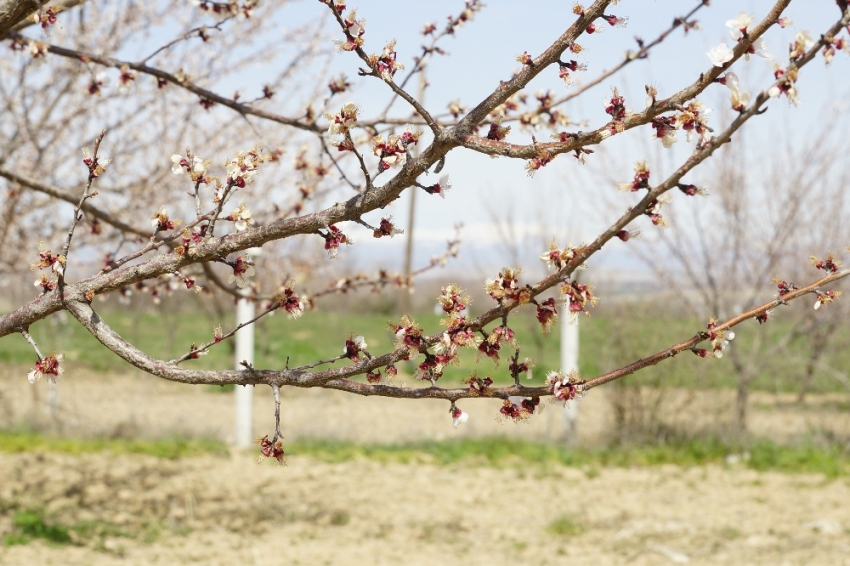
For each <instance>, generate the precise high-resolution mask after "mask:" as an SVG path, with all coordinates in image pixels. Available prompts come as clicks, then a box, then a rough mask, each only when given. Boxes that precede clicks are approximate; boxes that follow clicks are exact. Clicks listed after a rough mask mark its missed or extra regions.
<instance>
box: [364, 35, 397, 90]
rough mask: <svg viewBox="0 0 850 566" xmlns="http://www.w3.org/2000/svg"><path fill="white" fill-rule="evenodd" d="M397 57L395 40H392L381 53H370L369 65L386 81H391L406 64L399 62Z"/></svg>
mask: <svg viewBox="0 0 850 566" xmlns="http://www.w3.org/2000/svg"><path fill="white" fill-rule="evenodd" d="M397 58H398V54H397V53H396V51H395V40H392V41H390V42H389V43H387V45H386V46H385V47H384V50H383V51H382V52H381V54H380V55H375V54H374V53H373V54H371V55H369V58H368V60H369V67H371V68H372V70H373V71H375V73H377V74H378V76H380V77H381V78H382V79H384V80H385V81H391V80H392V78H393V76H394V75H395V74H396V73H397V72H398V71H400V70H402V69H404V65H402V64H401V63H399V62H398V61H397Z"/></svg>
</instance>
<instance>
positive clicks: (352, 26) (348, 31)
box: [333, 4, 366, 51]
mask: <svg viewBox="0 0 850 566" xmlns="http://www.w3.org/2000/svg"><path fill="white" fill-rule="evenodd" d="M342 6H343V9H344V6H345V5H344V4H343V5H342ZM337 11H338V12H339V11H340V10H337ZM342 25H343V27H344V31H345V41H340V40H338V39H335V40H334V42H333V43H334V47H335V48H336V50H337V51H354V50H355V49H357V48H358V47H360V46H362V45H363V34H365V33H366V27H365V26H366V20H365V19H360V20H358V19H357V10H351V11H350V12H349V13H348V16H346V17H345V19H344V20H343V21H342Z"/></svg>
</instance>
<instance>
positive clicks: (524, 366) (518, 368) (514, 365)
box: [508, 352, 534, 379]
mask: <svg viewBox="0 0 850 566" xmlns="http://www.w3.org/2000/svg"><path fill="white" fill-rule="evenodd" d="M533 367H534V360H533V359H531V358H525V359H524V360H523V361H519V352H517V353H516V354H515V355H514V358H513V359H512V360H511V363H510V364H509V365H508V371H510V372H511V376H512V377H513V378H514V379H519V376H520V374H523V373H524V374H525V378H526V379H531V378H532V375H531V368H533Z"/></svg>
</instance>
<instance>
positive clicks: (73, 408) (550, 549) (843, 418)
mask: <svg viewBox="0 0 850 566" xmlns="http://www.w3.org/2000/svg"><path fill="white" fill-rule="evenodd" d="M0 372H2V373H0V385H2V387H0V391H2V396H1V397H0V415H2V417H3V421H4V422H0V426H9V425H12V424H15V423H17V424H20V423H22V422H38V423H39V424H40V426H46V427H48V428H50V427H53V428H55V429H56V430H57V431H59V432H62V433H64V434H70V435H80V436H89V435H99V436H100V435H107V436H115V437H121V438H124V437H128V436H135V435H139V436H151V437H155V436H160V435H162V434H165V433H168V432H177V433H180V434H189V435H193V436H210V437H216V438H222V439H228V438H229V437H230V434H231V432H230V429H231V423H232V415H233V401H232V396H231V395H226V394H219V393H212V392H210V391H209V390H208V389H204V388H197V387H196V388H192V387H187V386H182V385H175V384H170V383H165V382H162V381H161V380H157V379H155V378H151V377H146V376H141V375H134V374H127V375H117V376H109V377H104V376H100V375H90V376H89V375H84V374H80V373H79V372H75V374H74V375H73V376H68V378H67V379H65V380H64V381H63V382H62V383H61V384H60V386H59V389H58V391H57V393H58V409H56V410H54V411H53V412H52V414H51V412H50V411H49V410H48V409H47V408H46V407H47V405H48V401H49V395H48V392H49V389H48V388H47V387H46V385H45V384H39V385H38V386H36V387H31V386H30V385H29V384H28V383H27V382H26V379H25V374H26V371H25V369H23V368H21V369H16V368H12V369H11V370H8V371H6V370H0ZM705 395H706V396H709V397H712V399H711V400H710V401H712V402H713V403H714V405H713V406H714V407H715V409H714V410H713V411H703V412H704V413H709V414H704V415H703V416H702V418H703V419H704V420H706V421H707V422H708V421H711V420H712V419H720V418H723V415H724V411H727V410H728V407H729V398H728V397H727V396H725V395H724V394H719V393H706V394H705ZM708 401H709V400H705V399H703V400H701V401H700V402H702V403H703V405H702V406H708V405H707V403H708ZM787 401H788V400H787V399H784V398H782V397H776V396H772V395H758V396H756V398H755V399H754V402H753V408H754V409H753V410H754V415H753V428H754V429H755V431H756V433H757V434H758V433H759V432H762V433H767V432H770V433H771V436H772V437H774V438H776V437H781V436H782V435H786V436H793V435H795V434H799V433H801V432H805V431H806V430H813V429H823V428H826V427H828V428H830V429H831V430H834V431H835V432H841V431H842V430H843V431H847V430H850V428H848V424H850V423H848V417H847V415H846V414H844V413H842V412H841V411H838V410H827V409H826V408H829V407H834V406H835V405H836V401H835V400H834V399H832V398H828V397H822V398H813V400H812V403H813V404H814V405H812V406H809V407H807V408H803V409H793V408H790V406H789V405H788V404H787ZM818 403H820V405H818ZM444 405H445V406H444ZM497 407H498V404H497V403H496V404H493V403H489V402H484V401H479V402H467V403H465V404H464V405H463V408H464V409H465V410H467V411H468V412H469V413H470V415H471V418H470V421H469V423H467V424H466V425H463V426H462V427H461V428H459V429H458V430H457V431H456V430H454V429H453V428H452V427H451V424H450V418H449V415H448V404H447V403H435V402H422V401H419V402H417V401H411V402H404V401H391V400H384V399H364V398H353V397H352V396H348V395H343V394H335V393H329V392H321V391H286V392H285V393H284V401H283V428H284V434H285V435H286V438H287V440H293V439H298V438H304V437H308V436H315V437H331V438H339V439H351V440H358V441H374V442H394V441H402V440H412V439H422V438H454V437H462V436H482V435H486V436H492V435H494V434H495V435H503V436H510V437H515V436H519V437H524V438H529V439H537V440H541V439H547V440H553V441H554V440H559V441H567V440H569V439H566V438H565V436H564V429H563V426H562V424H561V419H562V414H561V411H559V410H558V409H557V407H555V406H550V407H549V408H547V409H546V410H545V411H544V412H543V414H542V415H540V416H539V418H538V417H535V419H533V420H532V421H531V422H530V423H528V424H522V425H517V426H515V425H513V424H510V423H506V424H501V425H500V424H498V423H496V422H495V414H496V412H497ZM255 408H256V420H255V429H256V432H257V434H265V433H266V432H271V416H272V404H271V395H270V392H269V391H266V390H264V389H258V390H257V394H256V397H255ZM609 409H610V407H609V405H608V400H607V399H606V394H605V393H604V392H599V393H597V392H593V394H591V395H589V396H588V397H587V398H586V399H584V400H583V401H582V402H581V408H580V411H581V413H580V420H579V427H578V430H577V433H578V434H577V438H576V439H573V440H571V441H573V442H579V443H592V442H594V441H596V440H598V439H599V438H600V437H601V435H602V434H603V433H604V431H605V430H606V427H607V426H608V425H609V420H608V419H609V418H608V416H607V415H608V414H610V410H609ZM683 418H684V417H683ZM688 418H691V419H693V416H690V417H688ZM255 456H256V454H255V453H254V452H251V453H245V452H239V451H234V452H233V453H232V455H231V456H230V457H214V456H205V457H197V458H185V459H181V460H177V461H168V460H160V459H155V458H153V457H147V456H116V455H111V454H105V453H104V454H89V455H85V456H69V455H64V454H39V453H24V454H14V455H13V454H0V503H3V504H4V505H6V504H9V503H14V504H15V505H16V506H17V508H30V509H38V508H43V509H44V510H45V512H46V513H47V515H48V516H49V518H50V519H51V520H52V521H55V522H58V523H61V524H65V525H73V524H80V523H81V522H86V521H88V522H91V524H94V525H99V527H98V528H99V529H100V530H99V531H98V532H99V534H98V535H97V536H94V537H93V538H90V539H89V540H88V541H87V542H86V543H85V544H81V545H68V546H50V545H49V544H46V543H44V542H41V541H35V542H31V543H29V544H26V545H17V546H6V547H3V546H0V564H2V565H25V564H63V565H64V564H71V565H76V564H79V565H83V564H91V565H107V564H126V565H135V564H187V563H197V564H257V565H264V564H265V565H271V564H310V565H312V564H343V565H345V564H354V565H357V564H411V565H418V564H423V565H424V564H441V563H460V564H472V565H475V564H495V563H502V562H513V563H518V564H624V563H629V564H685V563H690V564H771V565H773V564H824V565H836V564H848V565H850V534H848V531H847V530H846V529H847V527H850V506H848V505H847V504H846V502H847V501H848V500H850V482H848V480H847V478H839V479H836V480H826V479H824V478H823V477H820V476H811V475H801V474H782V473H772V472H765V473H758V472H754V471H752V470H748V469H746V468H743V467H739V466H736V465H728V466H719V465H718V466H702V467H693V468H680V467H676V466H662V467H647V468H629V469H623V468H602V469H577V468H569V467H561V466H553V465H548V466H545V467H544V466H541V465H534V464H532V465H529V466H521V465H507V466H504V467H501V468H491V467H483V466H477V465H475V464H474V463H472V462H470V463H464V464H458V465H451V466H438V465H434V464H432V463H429V462H428V461H427V459H424V457H423V460H422V461H420V462H415V463H410V464H397V463H381V462H376V461H372V460H366V459H361V460H353V461H348V462H344V463H338V464H337V463H334V464H332V463H326V462H321V461H317V460H313V459H310V458H308V457H299V456H297V455H296V456H293V457H291V458H289V461H288V465H287V466H286V467H278V466H275V465H273V464H271V463H269V462H266V463H264V464H260V465H258V464H256V463H255V460H254V458H255ZM6 515H9V514H6ZM6 515H2V514H0V536H3V535H4V534H6V533H9V532H11V529H12V523H11V518H10V516H6ZM127 535H130V536H127Z"/></svg>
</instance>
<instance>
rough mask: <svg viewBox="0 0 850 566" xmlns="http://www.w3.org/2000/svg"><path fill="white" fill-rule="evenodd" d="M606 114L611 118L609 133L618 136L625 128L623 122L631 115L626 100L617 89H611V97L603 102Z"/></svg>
mask: <svg viewBox="0 0 850 566" xmlns="http://www.w3.org/2000/svg"><path fill="white" fill-rule="evenodd" d="M603 104H604V106H605V113H606V114H608V115H609V116H611V123H610V125H609V126H608V131H609V132H610V133H611V135H613V134H618V133H620V132H622V131H623V128H624V127H625V126H624V125H623V120H625V119H626V117H627V116H628V115H629V114H630V112H629V111H628V110H627V109H626V99H625V98H623V97H622V95H620V93H619V91H618V90H617V87H613V88H612V89H611V96H610V97H609V98H606V99H605V101H604V102H603Z"/></svg>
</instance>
